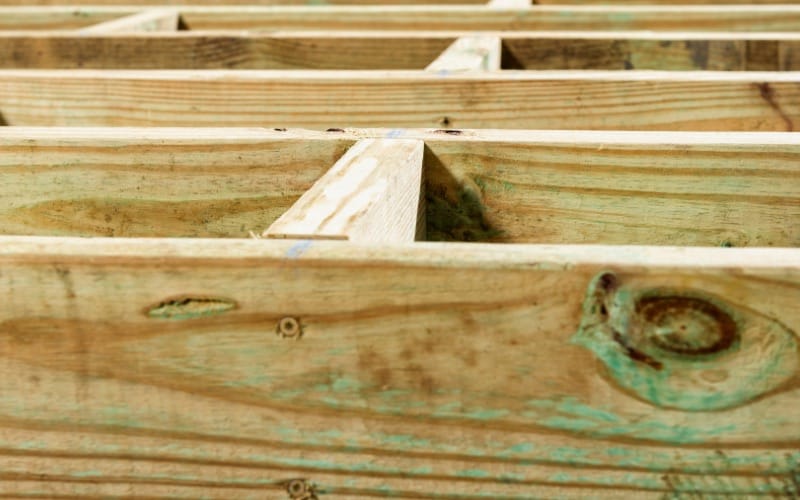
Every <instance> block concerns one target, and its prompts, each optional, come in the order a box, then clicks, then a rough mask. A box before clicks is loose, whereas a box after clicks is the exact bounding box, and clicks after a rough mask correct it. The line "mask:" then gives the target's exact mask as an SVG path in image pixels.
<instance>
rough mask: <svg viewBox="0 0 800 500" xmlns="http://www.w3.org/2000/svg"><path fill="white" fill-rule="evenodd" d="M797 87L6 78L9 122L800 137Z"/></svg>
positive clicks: (699, 82)
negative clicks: (692, 132) (775, 133)
mask: <svg viewBox="0 0 800 500" xmlns="http://www.w3.org/2000/svg"><path fill="white" fill-rule="evenodd" d="M798 83H800V73H798V72H709V71H684V72H656V71H535V72H534V71H502V72H484V73H480V72H472V73H463V74H448V73H447V72H426V71H313V70H308V71H278V70H276V71H269V70H261V71H253V70H231V71H226V70H201V71H188V70H187V71H179V70H161V71H144V70H142V71H125V70H115V71H103V70H84V71H68V70H0V95H2V96H3V100H2V101H0V122H2V123H5V124H7V125H18V126H22V125H31V126H41V125H44V126H222V125H224V126H268V127H304V128H318V129H319V128H321V129H327V128H345V127H395V126H396V127H444V128H448V127H450V128H452V127H455V128H509V129H596V130H608V129H625V130H631V129H633V130H709V131H711V130H721V131H722V130H724V131H736V130H739V131H791V130H794V129H795V128H796V126H795V123H796V121H797V119H798V117H800V85H798ZM87 96H92V98H91V99H87V98H86V97H87Z"/></svg>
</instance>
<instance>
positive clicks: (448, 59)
mask: <svg viewBox="0 0 800 500" xmlns="http://www.w3.org/2000/svg"><path fill="white" fill-rule="evenodd" d="M501 53H502V42H501V40H500V37H499V36H464V37H460V38H459V39H458V40H456V41H455V42H453V43H452V45H450V46H449V47H448V48H447V50H445V51H444V52H442V53H441V54H440V55H439V57H437V58H436V59H435V60H434V61H433V62H432V63H430V64H429V65H428V66H427V67H426V68H425V69H426V70H428V71H496V70H499V69H500V63H501V60H500V59H501Z"/></svg>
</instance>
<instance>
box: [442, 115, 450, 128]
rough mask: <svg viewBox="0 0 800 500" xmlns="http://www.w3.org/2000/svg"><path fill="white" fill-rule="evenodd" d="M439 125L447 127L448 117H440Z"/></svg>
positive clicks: (448, 124) (448, 123)
mask: <svg viewBox="0 0 800 500" xmlns="http://www.w3.org/2000/svg"><path fill="white" fill-rule="evenodd" d="M439 125H441V126H442V127H449V126H450V118H448V117H446V116H445V117H442V119H441V120H439Z"/></svg>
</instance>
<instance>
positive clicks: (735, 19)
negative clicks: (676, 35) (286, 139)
mask: <svg viewBox="0 0 800 500" xmlns="http://www.w3.org/2000/svg"><path fill="white" fill-rule="evenodd" d="M15 3H16V2H15ZM89 3H90V4H92V5H86V6H75V5H74V4H73V6H47V7H29V6H28V7H25V6H14V7H0V28H2V29H12V30H20V29H51V30H52V29H71V28H75V27H84V26H87V25H90V24H93V23H97V22H102V21H106V20H111V19H115V18H119V17H123V16H127V15H132V14H136V13H138V12H140V11H141V10H142V9H141V7H138V8H137V7H132V6H130V5H127V6H124V5H118V6H116V5H115V6H102V5H96V2H94V1H92V2H89ZM125 3H130V2H129V1H128V0H125ZM157 3H159V4H160V5H161V4H163V3H162V2H157ZM192 3H195V2H192ZM214 3H215V4H216V3H217V2H216V1H215V2H214ZM248 3H250V2H249V1H248ZM420 3H421V4H420V5H383V6H377V5H372V6H370V5H358V6H356V5H350V6H346V5H330V6H255V5H241V6H233V5H229V6H221V5H214V6H202V5H200V6H198V5H187V6H181V7H180V12H181V17H182V19H183V21H184V23H185V24H186V26H187V27H188V28H189V29H192V30H209V29H213V30H219V29H225V30H260V31H273V32H274V31H283V30H312V31H318V30H377V31H386V30H450V31H517V30H520V31H536V30H550V31H554V30H584V31H585V30H599V31H629V30H646V31H747V32H764V31H773V32H774V31H787V32H791V31H797V30H798V29H800V5H736V6H727V5H717V6H715V5H617V6H614V5H533V6H530V7H528V8H525V9H510V10H509V9H487V8H486V6H485V5H471V6H470V5H425V3H426V2H420ZM457 3H462V2H457ZM476 3H483V1H481V2H476ZM723 3H725V4H728V3H731V0H728V1H725V2H723ZM751 3H752V2H751ZM781 3H785V2H781Z"/></svg>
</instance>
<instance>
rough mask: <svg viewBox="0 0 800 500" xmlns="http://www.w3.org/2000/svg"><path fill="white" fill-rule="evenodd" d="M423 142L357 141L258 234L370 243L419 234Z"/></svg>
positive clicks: (421, 229) (409, 238) (392, 241)
mask: <svg viewBox="0 0 800 500" xmlns="http://www.w3.org/2000/svg"><path fill="white" fill-rule="evenodd" d="M424 147H425V144H424V143H423V142H422V141H420V140H402V139H362V140H360V141H359V142H357V143H356V144H355V145H353V147H351V148H350V149H349V150H348V151H347V153H345V155H344V156H342V158H341V159H339V160H338V161H337V162H336V164H335V165H333V167H331V169H330V170H328V171H327V172H326V173H325V175H323V176H322V177H321V178H320V179H319V180H318V181H317V182H316V183H314V185H313V186H312V187H311V188H310V189H309V190H308V191H306V192H305V193H304V194H303V196H301V197H300V199H299V200H297V202H296V203H295V204H294V205H292V207H291V208H290V209H289V210H287V211H286V213H284V214H283V215H281V216H280V217H279V218H278V220H276V221H275V222H273V223H272V225H271V226H270V227H269V228H268V229H267V230H266V231H265V232H264V236H266V237H268V238H294V239H303V238H310V239H328V240H347V241H351V242H354V243H375V244H379V243H382V244H400V243H411V242H413V241H415V240H416V239H417V237H418V236H422V237H424V235H425V225H424V220H425V219H424V204H422V202H424V194H423V193H422V155H423V151H424ZM418 220H419V221H422V222H423V223H422V224H418Z"/></svg>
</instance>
